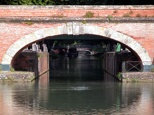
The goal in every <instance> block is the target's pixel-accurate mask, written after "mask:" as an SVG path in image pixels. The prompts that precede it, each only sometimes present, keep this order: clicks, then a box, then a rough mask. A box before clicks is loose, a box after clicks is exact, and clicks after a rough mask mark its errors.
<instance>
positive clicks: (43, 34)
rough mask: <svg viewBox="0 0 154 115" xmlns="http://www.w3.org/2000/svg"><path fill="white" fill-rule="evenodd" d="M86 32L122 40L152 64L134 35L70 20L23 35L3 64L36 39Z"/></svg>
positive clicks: (10, 49)
mask: <svg viewBox="0 0 154 115" xmlns="http://www.w3.org/2000/svg"><path fill="white" fill-rule="evenodd" d="M84 34H91V35H98V36H102V37H106V38H110V39H112V40H115V41H117V42H120V43H122V44H124V45H126V46H127V47H129V48H130V49H131V50H132V51H134V52H135V53H136V54H137V55H138V57H139V58H140V59H141V61H142V62H147V63H146V65H150V64H151V58H150V56H149V54H148V52H147V51H146V50H145V49H144V48H143V47H142V46H141V45H140V44H139V43H138V42H137V41H135V40H134V39H133V38H132V37H130V36H128V35H124V34H122V33H120V32H117V31H114V30H111V29H108V28H103V27H99V26H93V25H88V24H82V23H79V22H70V23H66V24H64V25H61V26H57V27H51V28H45V29H42V30H39V31H36V32H34V33H31V34H29V35H26V36H23V37H21V38H20V39H19V40H17V41H16V42H14V44H12V45H11V46H10V47H9V48H8V50H7V51H6V53H5V54H4V56H3V58H2V64H11V61H12V59H13V57H14V56H15V55H16V53H18V51H20V50H21V49H22V48H23V47H25V46H26V45H28V44H31V43H33V42H35V41H39V40H41V39H44V38H48V37H52V36H56V35H84ZM144 64H145V63H144Z"/></svg>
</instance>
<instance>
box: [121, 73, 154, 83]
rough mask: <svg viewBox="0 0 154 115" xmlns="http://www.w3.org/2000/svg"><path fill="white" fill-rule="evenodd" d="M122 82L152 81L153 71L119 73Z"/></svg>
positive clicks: (153, 80) (153, 79)
mask: <svg viewBox="0 0 154 115" xmlns="http://www.w3.org/2000/svg"><path fill="white" fill-rule="evenodd" d="M121 77H122V82H154V72H126V73H121Z"/></svg>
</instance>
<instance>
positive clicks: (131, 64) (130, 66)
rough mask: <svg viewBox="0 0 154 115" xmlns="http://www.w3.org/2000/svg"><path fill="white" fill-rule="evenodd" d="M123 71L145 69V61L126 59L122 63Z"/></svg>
mask: <svg viewBox="0 0 154 115" xmlns="http://www.w3.org/2000/svg"><path fill="white" fill-rule="evenodd" d="M122 71H123V72H130V71H131V72H132V71H134V72H138V71H143V62H141V61H125V62H123V64H122Z"/></svg>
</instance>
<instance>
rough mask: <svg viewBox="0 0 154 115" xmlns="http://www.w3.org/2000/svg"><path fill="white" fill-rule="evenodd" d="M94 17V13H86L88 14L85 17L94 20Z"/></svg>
mask: <svg viewBox="0 0 154 115" xmlns="http://www.w3.org/2000/svg"><path fill="white" fill-rule="evenodd" d="M93 16H94V13H93V12H90V11H89V12H86V14H85V15H84V16H83V17H84V18H92V17H93Z"/></svg>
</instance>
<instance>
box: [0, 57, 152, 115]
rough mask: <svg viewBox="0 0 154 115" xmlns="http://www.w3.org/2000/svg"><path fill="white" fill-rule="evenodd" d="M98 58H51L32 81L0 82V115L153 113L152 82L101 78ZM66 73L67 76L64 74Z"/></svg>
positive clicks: (149, 114) (150, 114)
mask: <svg viewBox="0 0 154 115" xmlns="http://www.w3.org/2000/svg"><path fill="white" fill-rule="evenodd" d="M101 63H102V60H100V59H96V58H93V57H86V58H82V57H80V56H79V57H78V58H72V59H68V58H62V59H55V60H53V61H52V64H51V65H52V67H51V71H50V72H49V73H46V74H44V75H43V76H42V77H40V79H39V80H37V81H35V82H22V83H21V82H6V81H1V82H0V115H153V114H154V84H153V83H135V82H134V83H119V82H115V81H104V78H103V73H102V71H101V69H102V64H101ZM67 75H68V76H67Z"/></svg>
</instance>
